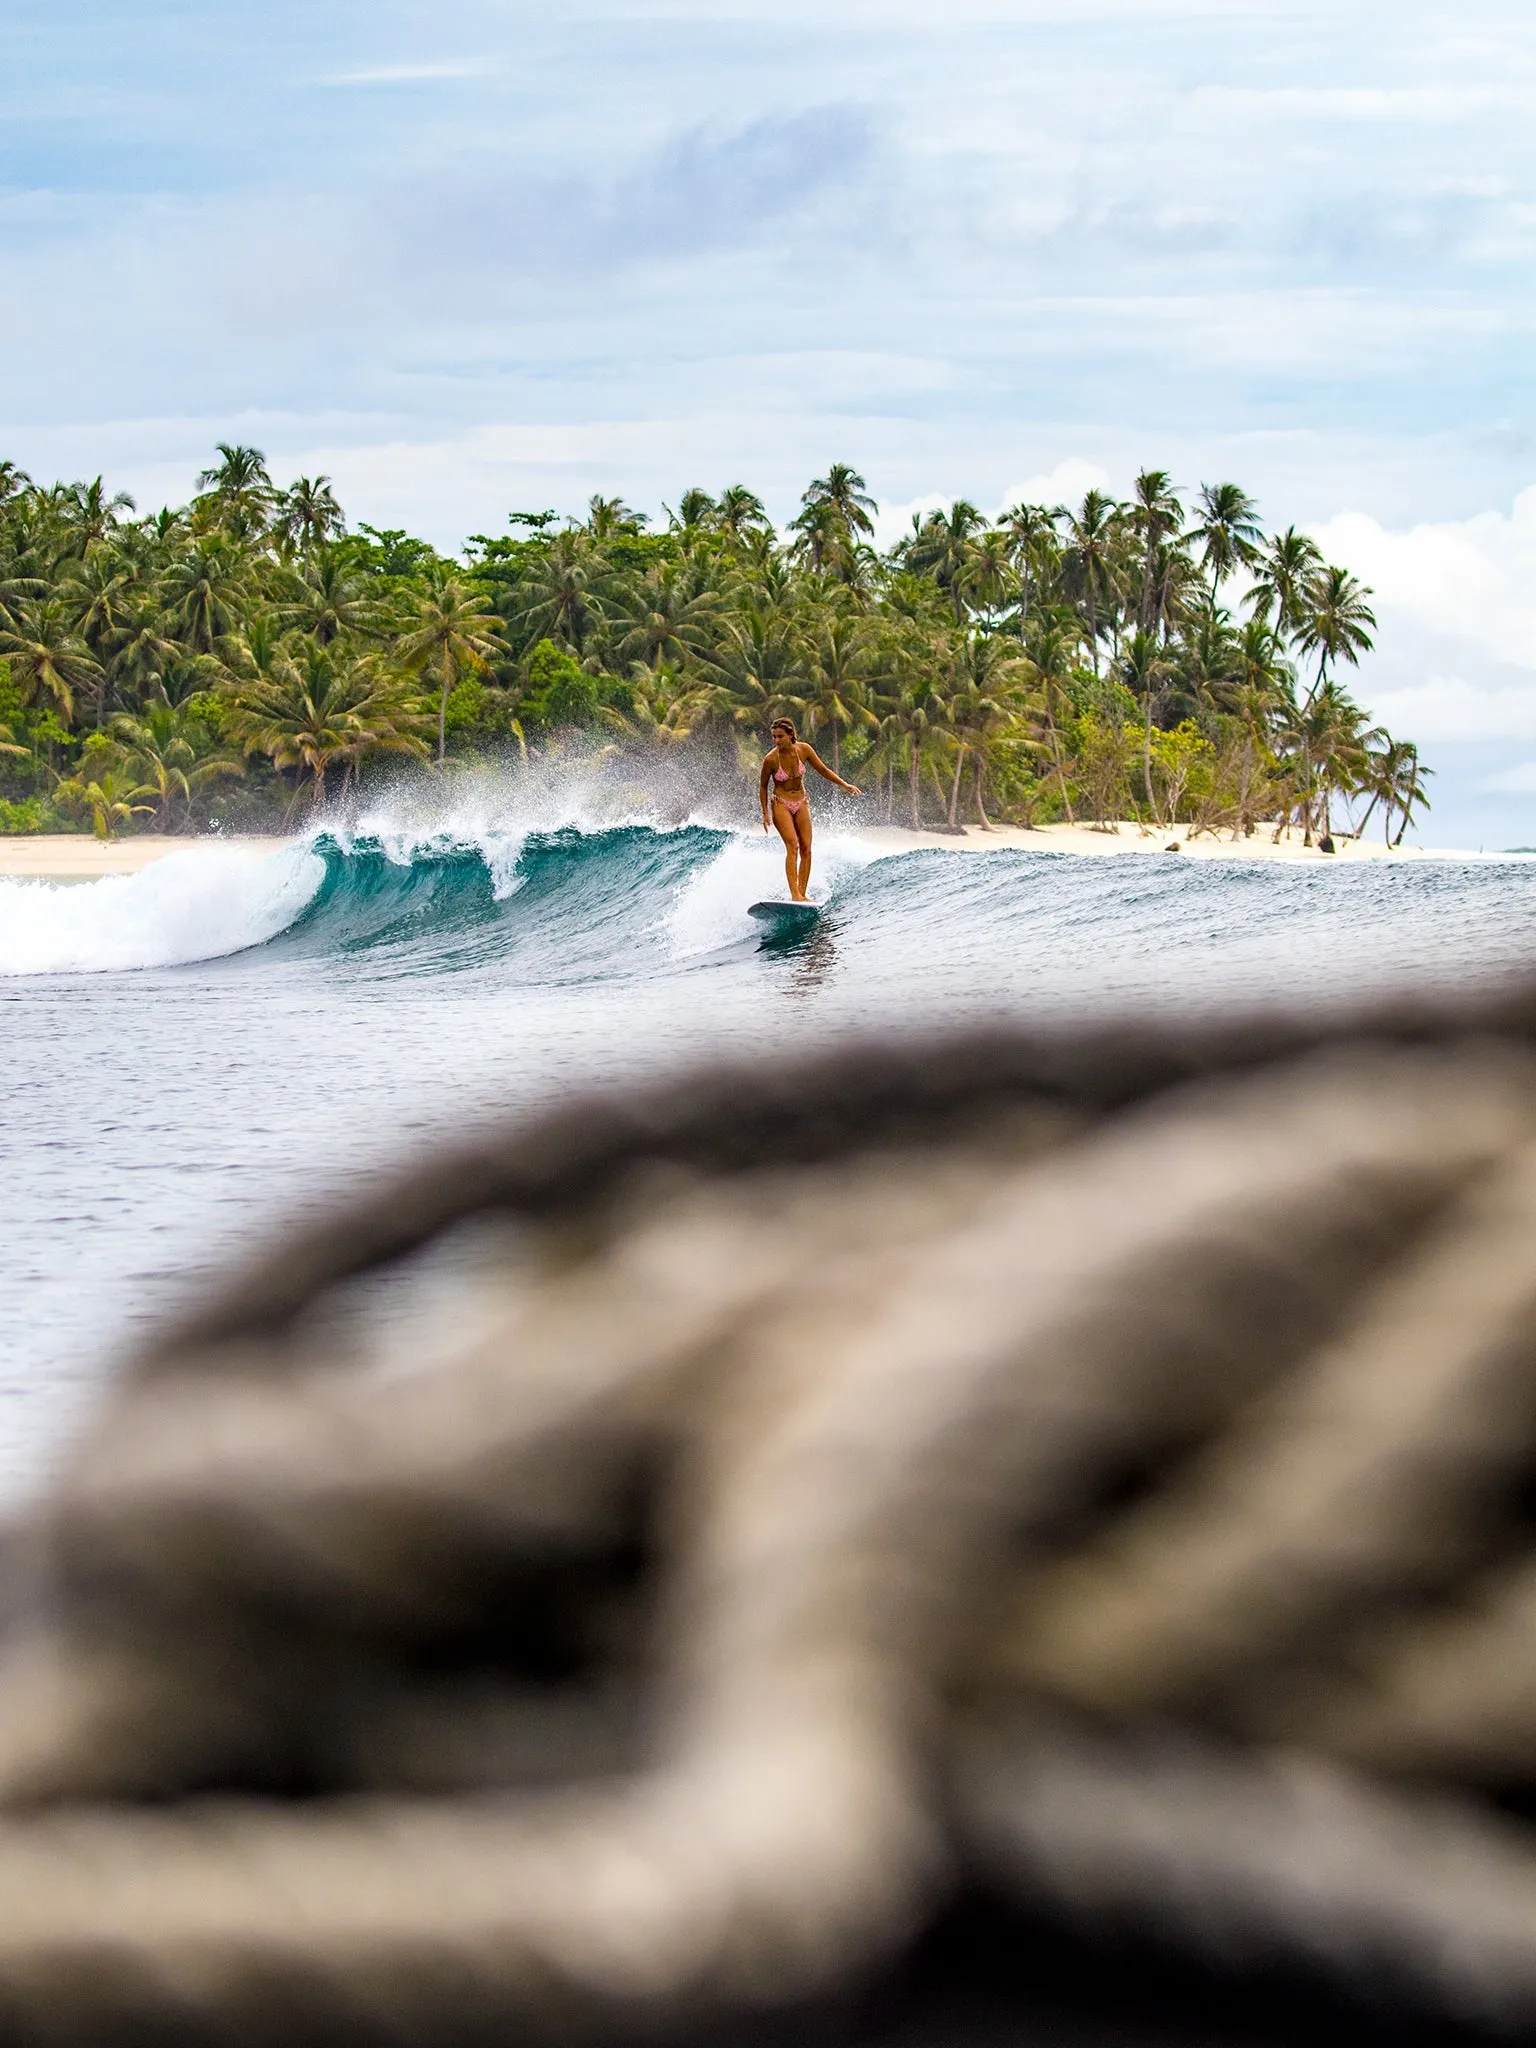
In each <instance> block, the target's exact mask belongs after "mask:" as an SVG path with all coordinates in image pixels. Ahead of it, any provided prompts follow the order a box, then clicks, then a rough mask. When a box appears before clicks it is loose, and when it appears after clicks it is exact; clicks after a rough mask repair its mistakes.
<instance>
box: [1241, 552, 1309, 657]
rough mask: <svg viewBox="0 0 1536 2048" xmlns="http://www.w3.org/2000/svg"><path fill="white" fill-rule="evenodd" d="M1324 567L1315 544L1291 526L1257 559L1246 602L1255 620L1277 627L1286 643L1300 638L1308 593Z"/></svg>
mask: <svg viewBox="0 0 1536 2048" xmlns="http://www.w3.org/2000/svg"><path fill="white" fill-rule="evenodd" d="M1322 567H1323V556H1322V551H1321V549H1320V548H1319V547H1318V545H1317V542H1316V541H1315V540H1312V539H1310V538H1309V537H1308V536H1307V535H1306V534H1304V533H1298V532H1297V531H1296V529H1295V527H1294V526H1288V527H1287V528H1286V529H1285V531H1284V533H1277V534H1276V535H1275V536H1274V537H1273V539H1272V540H1271V541H1270V542H1269V544H1268V546H1267V547H1265V548H1264V549H1263V550H1262V552H1261V553H1260V554H1259V556H1258V557H1257V560H1256V561H1255V564H1254V577H1253V583H1252V585H1251V587H1250V589H1249V591H1248V596H1247V599H1246V602H1247V603H1248V604H1249V605H1250V606H1251V607H1252V610H1253V613H1254V616H1255V618H1259V619H1264V620H1266V621H1268V622H1269V623H1270V624H1272V625H1273V627H1274V629H1275V631H1276V632H1277V633H1279V634H1280V635H1281V637H1282V638H1284V639H1291V638H1293V637H1294V636H1295V635H1296V634H1298V633H1299V632H1300V631H1301V629H1302V627H1303V625H1304V623H1305V621H1306V617H1307V602H1308V593H1309V592H1310V590H1311V588H1312V585H1313V583H1314V582H1315V581H1316V578H1317V576H1318V574H1319V572H1320V571H1321V569H1322Z"/></svg>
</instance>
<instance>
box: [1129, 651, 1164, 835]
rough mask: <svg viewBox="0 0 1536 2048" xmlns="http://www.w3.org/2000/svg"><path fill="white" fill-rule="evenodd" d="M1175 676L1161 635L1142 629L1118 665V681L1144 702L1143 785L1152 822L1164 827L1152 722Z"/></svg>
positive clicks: (1142, 703) (1142, 705)
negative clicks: (1154, 781) (1156, 786)
mask: <svg viewBox="0 0 1536 2048" xmlns="http://www.w3.org/2000/svg"><path fill="white" fill-rule="evenodd" d="M1171 674H1172V664H1171V663H1170V662H1169V660H1168V657H1167V655H1166V654H1165V652H1164V650H1163V646H1162V643H1161V641H1160V640H1159V639H1158V637H1157V635H1156V634H1155V633H1150V632H1147V631H1146V630H1145V629H1144V628H1141V627H1138V628H1137V630H1136V631H1135V632H1134V633H1133V634H1132V635H1131V637H1130V639H1129V640H1128V641H1127V643H1126V645H1125V646H1124V647H1123V648H1122V649H1121V653H1120V660H1119V662H1118V663H1117V664H1116V677H1117V680H1118V681H1120V682H1121V683H1123V684H1124V685H1125V687H1126V689H1128V690H1129V691H1130V693H1131V695H1132V696H1133V697H1137V698H1139V699H1140V700H1141V709H1142V755H1141V772H1142V782H1143V785H1144V787H1145V789H1146V794H1147V809H1148V810H1149V811H1150V812H1151V813H1152V822H1153V823H1154V824H1155V825H1160V824H1161V823H1162V822H1163V821H1162V816H1161V813H1160V812H1159V810H1158V807H1157V796H1156V794H1155V792H1154V790H1153V787H1152V722H1153V718H1154V715H1155V713H1156V711H1157V708H1158V706H1159V705H1160V704H1161V702H1162V697H1163V692H1164V691H1165V690H1166V688H1167V686H1168V681H1169V677H1170V676H1171Z"/></svg>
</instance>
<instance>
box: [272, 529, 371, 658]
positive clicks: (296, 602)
mask: <svg viewBox="0 0 1536 2048" xmlns="http://www.w3.org/2000/svg"><path fill="white" fill-rule="evenodd" d="M288 589H289V596H288V601H287V602H286V603H285V604H283V605H282V606H281V607H280V613H281V617H282V619H283V621H284V623H285V624H286V625H289V626H296V627H297V628H298V629H299V630H300V631H301V632H304V633H309V634H311V635H313V637H314V638H315V639H316V640H317V641H318V642H319V643H320V645H321V646H322V647H328V646H329V645H330V644H331V642H332V641H333V640H334V639H336V638H337V637H338V635H340V634H342V633H354V634H359V635H362V636H363V637H365V638H366V637H368V636H369V635H371V634H374V633H377V632H378V631H379V630H380V628H381V625H382V620H381V616H380V611H379V606H378V602H377V599H376V597H375V595H374V593H373V591H372V590H370V588H369V582H368V579H367V578H366V577H364V576H362V575H360V574H359V573H358V571H357V570H356V569H354V568H352V567H351V565H350V564H349V563H348V561H347V559H346V556H345V554H344V553H341V552H338V551H337V550H336V549H335V548H329V547H326V546H324V545H319V546H317V547H315V548H314V549H313V551H312V552H311V553H310V554H308V555H307V556H306V557H305V559H304V561H303V563H302V564H301V566H300V567H299V569H298V571H297V573H296V574H295V575H294V576H293V577H292V580H291V581H290V582H289V586H288Z"/></svg>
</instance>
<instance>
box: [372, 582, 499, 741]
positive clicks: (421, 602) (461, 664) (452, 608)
mask: <svg viewBox="0 0 1536 2048" xmlns="http://www.w3.org/2000/svg"><path fill="white" fill-rule="evenodd" d="M425 582H426V588H425V590H424V591H423V592H422V594H421V596H420V597H419V598H418V599H417V601H416V610H415V623H414V625H413V626H412V627H411V628H410V630H409V631H407V632H406V633H405V634H404V636H403V637H402V638H401V640H400V641H399V643H398V645H397V646H396V649H395V653H396V656H397V657H398V659H399V660H400V661H401V662H402V663H403V664H404V666H405V667H406V668H407V669H408V670H410V671H412V672H414V673H415V674H418V675H422V674H426V673H427V672H428V671H431V672H432V673H433V674H435V675H436V677H437V680H438V699H437V758H438V761H439V762H442V761H443V759H444V758H445V756H446V754H447V745H448V742H447V732H448V699H449V697H450V696H451V695H452V694H453V689H454V685H455V684H456V683H457V682H458V680H459V678H460V677H461V676H463V675H469V674H483V673H484V671H485V670H486V669H488V668H489V667H490V665H491V663H492V661H493V660H494V659H495V658H496V656H497V655H498V654H505V652H506V642H505V641H504V640H503V639H502V637H501V630H500V628H501V621H500V620H499V619H498V618H497V617H496V616H495V614H494V613H493V612H492V610H491V608H490V605H489V604H488V603H487V602H486V600H485V599H484V598H483V597H481V596H480V595H479V594H478V593H477V592H475V591H472V590H471V589H469V587H468V586H467V585H466V584H465V583H463V582H462V581H461V580H460V578H459V577H458V576H456V575H455V574H454V573H453V571H452V569H450V568H449V567H448V565H447V564H446V563H445V562H433V563H432V564H431V565H430V566H429V567H428V570H427V573H426V578H425Z"/></svg>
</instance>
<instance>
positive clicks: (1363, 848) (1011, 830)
mask: <svg viewBox="0 0 1536 2048" xmlns="http://www.w3.org/2000/svg"><path fill="white" fill-rule="evenodd" d="M859 837H860V838H861V839H863V840H864V841H865V842H866V843H868V844H870V845H873V846H878V847H879V848H880V851H881V852H882V853H899V852H901V851H903V850H905V851H907V852H910V851H911V850H912V849H913V848H914V847H919V846H933V847H940V848H942V849H943V850H944V851H945V852H946V853H956V852H959V853H993V852H996V851H998V850H999V849H1000V848H1004V847H1007V848H1017V849H1018V850H1019V851H1020V852H1022V853H1084V854H1104V853H1164V852H1166V851H1167V850H1168V848H1169V847H1170V846H1171V845H1172V844H1173V843H1174V842H1175V841H1177V843H1178V850H1179V852H1180V853H1181V854H1188V855H1190V856H1191V858H1193V859H1195V860H1283V861H1322V862H1325V863H1327V864H1329V865H1331V866H1334V867H1337V866H1338V864H1339V862H1340V861H1360V860H1390V861H1406V860H1478V859H1488V860H1493V859H1497V858H1499V856H1498V855H1495V854H1487V855H1479V854H1475V853H1465V852H1461V851H1458V850H1457V849H1456V848H1455V847H1429V846H1400V847H1396V848H1393V847H1390V846H1386V845H1384V844H1383V843H1382V841H1381V839H1380V837H1377V838H1375V839H1364V840H1359V839H1341V838H1340V837H1339V836H1338V835H1337V833H1336V834H1335V835H1334V841H1333V843H1334V846H1335V848H1336V849H1337V851H1336V852H1334V853H1331V854H1329V853H1319V852H1318V850H1317V848H1316V847H1315V846H1304V845H1303V844H1302V835H1301V834H1300V833H1299V832H1289V833H1287V834H1286V835H1285V837H1284V838H1282V840H1281V841H1280V843H1279V845H1278V846H1277V845H1276V844H1275V843H1274V841H1275V828H1274V826H1273V825H1261V826H1260V827H1259V828H1258V830H1257V831H1256V832H1255V833H1254V834H1253V836H1252V837H1251V838H1249V839H1233V838H1232V836H1231V834H1230V833H1229V832H1225V831H1223V832H1219V833H1216V834H1214V835H1213V834H1211V833H1209V832H1207V833H1202V834H1201V836H1200V837H1199V838H1198V839H1187V838H1185V836H1184V833H1183V831H1182V829H1180V828H1178V827H1175V828H1173V829H1171V830H1166V831H1162V832H1149V831H1147V830H1146V829H1145V828H1144V827H1143V826H1141V825H1138V824H1134V823H1124V824H1119V825H1112V826H1109V827H1108V828H1106V829H1104V830H1102V831H1101V830H1097V829H1096V828H1095V827H1093V826H1091V825H1041V826H1039V827H1038V828H1037V829H1036V830H1035V831H1032V832H1026V831H1024V830H1023V829H1022V828H1021V827H1020V826H1017V825H998V826H995V827H994V828H993V830H992V831H990V832H983V831H982V829H981V827H980V826H979V825H971V826H968V827H967V828H966V832H965V836H964V838H952V837H951V836H950V834H948V833H947V832H913V831H911V830H909V829H906V828H904V827H901V826H877V827H871V828H868V829H866V830H864V831H862V832H860V834H859Z"/></svg>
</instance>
